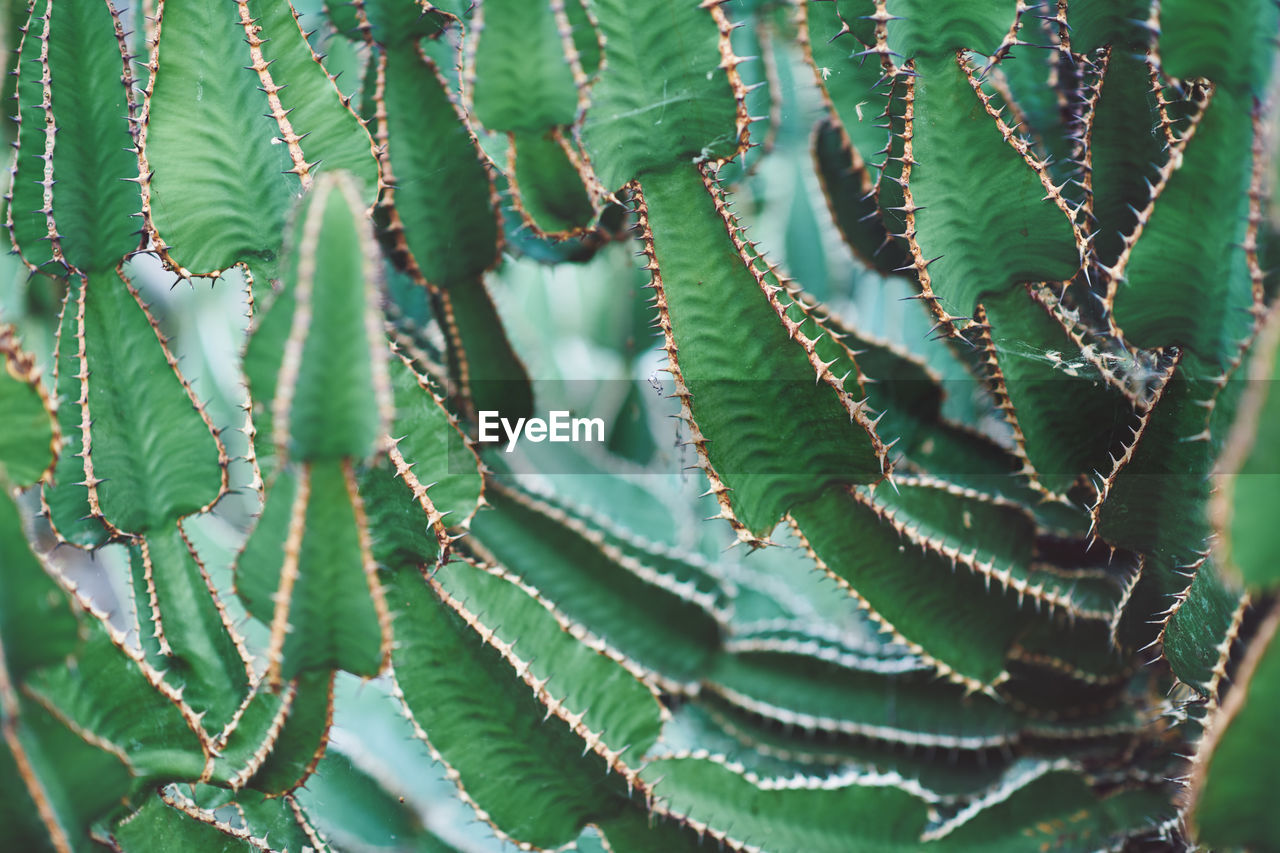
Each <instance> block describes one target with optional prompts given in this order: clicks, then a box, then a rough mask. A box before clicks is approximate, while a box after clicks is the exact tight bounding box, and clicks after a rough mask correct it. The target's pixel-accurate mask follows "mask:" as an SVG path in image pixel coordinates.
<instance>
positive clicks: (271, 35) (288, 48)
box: [245, 0, 378, 207]
mask: <svg viewBox="0 0 1280 853" xmlns="http://www.w3.org/2000/svg"><path fill="white" fill-rule="evenodd" d="M245 5H246V7H247V9H248V13H249V14H250V16H251V17H252V18H253V20H254V21H255V22H256V23H255V25H254V26H255V27H256V30H255V32H256V35H257V37H258V38H259V39H261V40H262V44H261V49H262V59H263V61H264V62H266V63H267V64H269V65H270V68H269V70H268V71H267V72H266V73H267V74H269V75H270V77H271V80H272V82H273V83H274V84H275V85H276V86H281V87H283V88H281V89H280V91H279V92H277V93H276V95H277V97H278V98H279V99H280V105H281V107H282V108H283V109H284V110H285V111H286V112H287V114H288V119H287V120H288V122H289V126H290V127H291V128H292V130H293V133H294V134H295V135H296V136H297V137H299V141H298V145H299V146H300V147H301V149H302V152H303V155H304V156H305V159H306V161H308V162H310V163H312V164H316V163H318V164H319V170H320V173H321V174H325V173H331V172H336V171H345V172H349V173H350V174H351V175H352V176H353V177H354V178H355V179H356V180H357V181H359V182H360V187H359V197H360V198H361V199H362V200H363V202H364V206H365V207H367V206H369V205H370V204H372V202H373V201H374V199H375V198H376V197H377V190H378V160H377V156H376V155H375V153H374V149H373V140H372V139H371V138H370V137H369V132H368V130H366V129H365V127H364V126H363V124H362V123H361V122H360V120H359V119H358V118H357V117H356V115H355V113H354V112H352V111H351V109H350V107H349V105H348V104H347V103H346V99H345V98H344V96H343V95H342V93H341V92H340V91H339V90H338V87H337V86H336V85H335V82H334V81H333V80H332V79H331V78H330V77H329V75H328V73H327V72H326V71H325V69H324V68H323V67H322V66H321V64H320V60H319V57H317V56H316V55H315V54H314V53H313V51H312V49H311V46H310V45H309V44H308V43H307V40H306V36H305V35H304V33H303V32H302V29H301V25H300V22H299V21H298V20H297V12H296V11H295V10H294V8H293V4H292V3H283V2H271V0H247V2H246V4H245ZM262 82H263V84H264V85H265V83H266V81H265V79H264V80H263V81H262ZM282 135H283V128H282Z"/></svg>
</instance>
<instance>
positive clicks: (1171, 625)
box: [1160, 561, 1247, 698]
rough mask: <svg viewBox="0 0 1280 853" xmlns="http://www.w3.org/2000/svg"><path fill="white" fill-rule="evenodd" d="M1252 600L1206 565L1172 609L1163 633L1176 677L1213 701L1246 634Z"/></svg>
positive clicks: (1197, 573)
mask: <svg viewBox="0 0 1280 853" xmlns="http://www.w3.org/2000/svg"><path fill="white" fill-rule="evenodd" d="M1246 604H1247V597H1246V596H1244V594H1243V593H1242V592H1241V591H1240V590H1239V588H1237V587H1235V586H1234V585H1233V584H1232V583H1231V582H1230V581H1229V580H1227V579H1224V578H1223V577H1222V574H1221V572H1220V571H1219V569H1218V567H1217V565H1216V564H1214V563H1213V562H1210V561H1205V562H1204V563H1203V564H1202V565H1200V566H1199V567H1198V568H1196V569H1195V578H1194V579H1193V580H1192V581H1191V586H1189V587H1187V589H1186V590H1185V591H1182V592H1180V593H1177V594H1176V595H1175V596H1174V598H1173V601H1172V603H1170V604H1169V607H1168V610H1167V611H1166V612H1167V613H1168V616H1167V618H1166V620H1165V623H1164V626H1163V628H1162V630H1161V632H1160V640H1161V642H1162V644H1163V653H1164V656H1165V658H1166V659H1167V660H1168V661H1169V666H1170V668H1172V669H1173V674H1174V675H1176V676H1178V678H1179V679H1180V680H1182V681H1184V682H1186V683H1187V684H1190V685H1191V686H1192V687H1194V688H1195V689H1196V690H1197V691H1199V692H1200V693H1202V694H1204V695H1206V696H1208V697H1210V698H1213V697H1214V696H1215V695H1216V694H1217V692H1218V685H1219V683H1220V682H1221V680H1222V678H1223V677H1224V676H1225V675H1226V667H1227V665H1228V662H1229V657H1230V655H1231V650H1232V646H1233V644H1234V643H1235V640H1236V636H1237V633H1238V631H1239V629H1240V618H1241V616H1242V614H1243V610H1244V607H1245V605H1246Z"/></svg>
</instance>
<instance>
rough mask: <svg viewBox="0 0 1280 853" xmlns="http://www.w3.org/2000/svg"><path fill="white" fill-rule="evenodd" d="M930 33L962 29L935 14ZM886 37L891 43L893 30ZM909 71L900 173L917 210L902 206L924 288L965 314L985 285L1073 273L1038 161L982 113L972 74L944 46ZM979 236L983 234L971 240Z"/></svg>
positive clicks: (1064, 225)
mask: <svg viewBox="0 0 1280 853" xmlns="http://www.w3.org/2000/svg"><path fill="white" fill-rule="evenodd" d="M973 5H975V4H973V3H959V4H955V8H956V9H961V8H965V9H967V8H969V7H971V6H973ZM1012 5H1013V4H1010V6H1012ZM987 6H988V7H989V8H992V9H994V8H995V7H994V6H992V5H991V4H987ZM951 8H952V7H948V9H949V10H950V9H951ZM917 14H919V13H917ZM957 14H959V13H958V12H951V11H948V13H947V17H948V18H950V17H951V16H952V15H957ZM1003 15H1005V16H1007V15H1008V11H1005V12H1004V13H1003ZM922 17H923V16H922ZM1007 26H1008V21H1007V20H1006V23H1005V27H1006V28H1007ZM927 30H928V31H929V32H930V33H938V34H944V33H945V34H946V35H945V38H947V39H948V40H949V41H955V40H957V39H959V38H960V37H959V36H958V35H957V33H966V34H967V31H966V30H965V28H964V27H961V28H960V29H959V30H953V31H948V30H946V29H945V28H944V23H943V21H940V20H938V19H937V17H936V16H935V15H933V14H930V15H929V16H928V24H927ZM890 36H891V38H890V43H891V44H892V30H891V33H890ZM939 37H943V36H939ZM968 46H973V44H972V43H969V44H968ZM992 49H994V46H992ZM909 52H910V51H908V53H909ZM916 71H917V72H918V74H919V77H917V78H913V80H911V81H909V91H910V92H911V94H910V95H909V97H910V99H911V102H912V109H913V110H914V114H913V116H912V119H911V121H910V123H909V127H908V131H907V132H908V133H909V134H910V144H911V158H912V160H914V163H913V164H910V167H909V169H904V172H909V176H907V177H906V180H907V184H908V188H909V189H910V193H911V204H912V205H914V208H915V210H914V212H912V211H907V213H908V214H909V215H912V216H913V218H914V229H915V232H916V233H915V234H914V235H910V234H908V235H907V236H908V238H909V241H910V242H911V243H912V246H913V255H914V256H915V261H916V269H917V272H920V275H921V282H922V284H923V285H924V286H925V288H926V293H931V294H933V295H936V296H937V297H938V301H937V305H938V306H940V308H941V310H943V311H945V312H946V313H948V314H950V315H952V316H956V317H968V316H970V315H971V314H972V312H973V309H974V306H975V305H976V304H977V303H978V302H979V301H981V297H982V296H983V294H985V293H987V292H992V291H994V292H1002V291H1008V290H1009V289H1010V286H1011V285H1013V284H1014V283H1016V282H1020V281H1064V280H1066V279H1069V278H1071V277H1072V276H1074V275H1075V272H1076V270H1077V269H1079V267H1080V253H1079V250H1078V248H1077V244H1076V239H1075V234H1074V226H1073V224H1072V222H1071V218H1070V216H1069V215H1068V213H1067V212H1066V210H1065V207H1064V204H1065V203H1064V202H1063V201H1062V199H1061V197H1060V196H1058V195H1057V193H1056V191H1052V192H1050V190H1049V189H1048V187H1046V186H1045V182H1046V181H1047V180H1048V179H1047V176H1046V175H1045V173H1044V172H1043V167H1040V169H1039V170H1037V169H1036V168H1033V165H1034V164H1033V163H1031V162H1029V161H1028V159H1027V158H1028V154H1027V153H1024V152H1026V151H1027V146H1026V143H1024V142H1021V141H1020V140H1019V138H1018V137H1017V136H1016V134H1013V132H1012V131H1010V130H1009V129H1008V127H1007V126H1006V125H1005V124H1004V122H1003V121H1002V120H1001V119H999V118H996V117H993V116H992V115H989V114H988V111H987V109H986V108H985V106H984V102H983V101H982V99H981V97H980V94H979V92H976V91H975V90H974V88H973V85H972V84H973V77H972V75H973V74H974V73H975V72H974V71H972V70H971V69H969V68H968V67H967V66H966V65H965V64H964V63H963V62H962V61H960V60H957V58H956V57H955V56H954V55H953V54H950V53H948V54H946V55H944V56H941V57H940V58H937V59H930V60H929V61H928V62H921V63H920V64H919V65H918V66H917V68H916ZM1034 162H1035V163H1039V161H1034ZM1047 195H1048V197H1047ZM911 227H912V226H911V225H910V224H908V229H909V230H910V228H911ZM977 234H981V235H983V239H981V240H976V239H974V235H977ZM931 259H936V261H933V260H931ZM925 262H929V263H928V266H927V268H922V267H921V264H923V263H925Z"/></svg>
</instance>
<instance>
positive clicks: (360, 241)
mask: <svg viewBox="0 0 1280 853" xmlns="http://www.w3.org/2000/svg"><path fill="white" fill-rule="evenodd" d="M376 251H377V250H376V248H375V243H374V240H373V234H372V231H371V228H370V225H369V224H368V221H367V219H366V218H365V216H364V213H363V209H362V203H361V202H360V198H359V191H358V189H357V187H356V186H355V184H354V183H353V182H352V181H351V180H350V178H347V177H344V176H343V174H342V173H336V174H329V175H323V176H321V177H320V178H319V179H318V180H317V181H316V184H315V186H314V188H313V189H312V191H311V192H310V193H309V194H308V196H307V197H306V198H305V199H304V201H303V204H302V206H301V208H300V209H299V210H298V213H297V219H296V222H295V225H294V237H293V241H292V244H291V246H290V248H289V249H288V252H287V255H286V258H285V263H284V287H285V288H286V289H287V290H290V291H292V292H293V299H292V300H289V301H284V302H281V300H279V299H278V300H277V302H276V305H275V306H273V309H275V308H284V309H292V316H291V317H290V321H289V337H288V339H287V340H286V341H285V342H284V349H283V352H281V353H279V355H278V356H277V355H276V353H264V358H269V357H273V356H274V357H278V358H279V364H280V369H279V373H278V374H277V376H276V383H275V387H274V398H273V399H272V402H271V406H272V426H273V429H274V430H275V444H276V452H277V454H279V455H281V456H282V457H283V458H287V459H291V460H299V461H306V462H312V461H332V460H340V459H365V458H367V457H369V456H370V455H372V454H373V453H374V452H375V450H377V449H378V448H379V446H380V444H381V442H382V441H383V438H384V436H385V435H386V431H387V426H388V424H389V422H390V405H391V391H390V388H389V387H388V386H389V378H388V376H387V364H386V362H387V351H386V345H385V339H384V337H383V335H382V331H381V329H380V327H379V320H380V311H379V307H378V287H377V282H378V273H379V271H380V267H379V264H378V258H377V254H376ZM273 325H274V324H273ZM275 328H276V329H279V327H278V326H276V327H275ZM277 334H278V332H277ZM276 340H277V336H276V335H271V336H270V343H275V342H276ZM272 360H273V361H274V360H275V359H274V358H273V359H272Z"/></svg>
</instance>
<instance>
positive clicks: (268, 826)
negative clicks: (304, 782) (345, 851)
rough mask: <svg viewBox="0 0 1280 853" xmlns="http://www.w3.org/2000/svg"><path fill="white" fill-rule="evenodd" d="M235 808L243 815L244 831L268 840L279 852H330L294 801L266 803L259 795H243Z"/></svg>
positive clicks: (307, 816)
mask: <svg viewBox="0 0 1280 853" xmlns="http://www.w3.org/2000/svg"><path fill="white" fill-rule="evenodd" d="M236 807H237V808H238V809H239V811H240V814H242V815H244V822H245V828H246V829H248V830H249V832H250V834H252V835H253V836H255V837H257V838H265V839H267V840H268V842H269V843H270V844H271V846H272V848H274V849H276V850H288V851H290V853H293V851H295V850H296V851H298V853H301V851H303V850H305V849H307V848H308V847H309V848H310V849H312V850H314V851H315V853H324V852H325V851H328V850H329V849H330V848H329V846H328V845H327V844H325V843H324V842H322V841H321V837H320V835H319V834H318V832H317V831H316V829H315V828H314V827H313V826H312V825H311V823H312V821H311V818H310V816H309V815H307V814H306V813H305V812H303V811H302V808H301V807H300V806H299V805H298V802H297V800H295V799H293V797H288V796H286V797H273V798H270V799H267V798H265V797H263V796H262V795H260V794H257V793H252V792H249V791H241V792H240V793H239V794H238V795H237V796H236Z"/></svg>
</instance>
